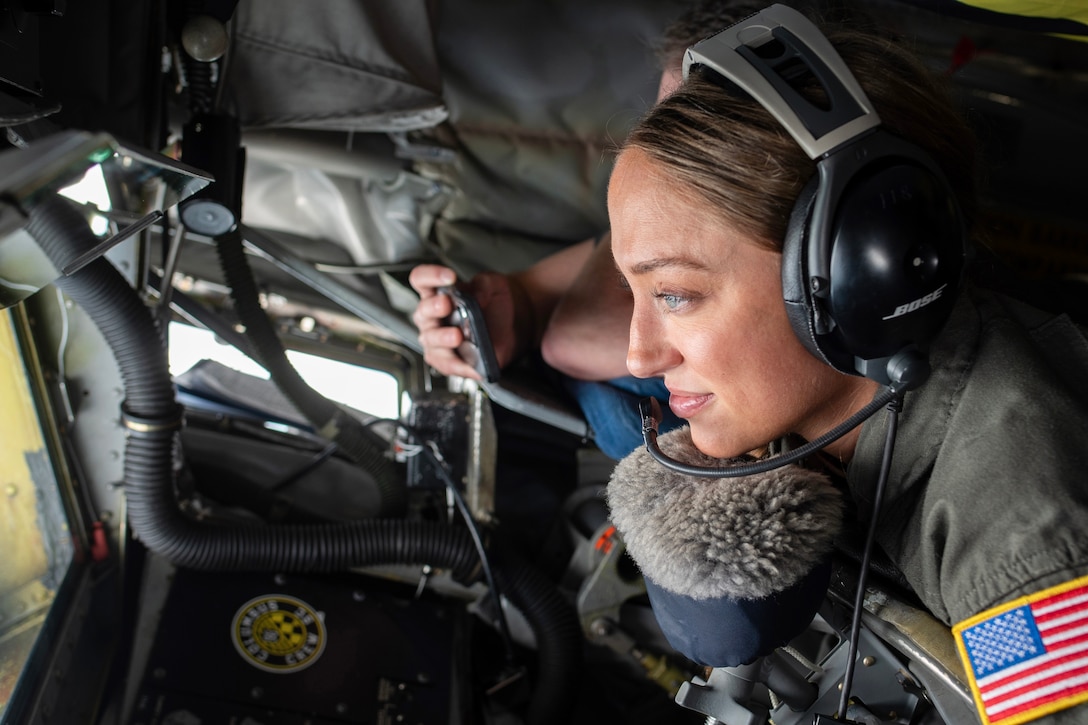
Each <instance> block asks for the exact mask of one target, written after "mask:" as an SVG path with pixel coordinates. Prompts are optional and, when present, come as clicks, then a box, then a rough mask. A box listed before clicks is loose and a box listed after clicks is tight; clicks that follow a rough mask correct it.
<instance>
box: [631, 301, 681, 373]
mask: <svg viewBox="0 0 1088 725" xmlns="http://www.w3.org/2000/svg"><path fill="white" fill-rule="evenodd" d="M640 308H641V306H640V305H639V304H637V303H636V304H635V309H634V311H633V313H632V315H631V335H630V342H629V343H628V347H627V370H628V371H629V372H630V373H631V374H632V375H634V376H635V377H636V378H653V377H659V376H660V375H662V374H663V373H664V372H665V371H666V370H668V369H669V368H670V367H672V366H674V365H676V363H677V362H678V361H679V359H680V353H679V351H677V350H676V349H675V348H674V347H673V346H672V344H671V343H670V342H669V341H668V338H667V336H666V335H665V331H664V330H663V329H662V326H661V324H660V322H659V321H658V320H657V317H656V315H654V314H653V313H652V311H649V310H645V309H640Z"/></svg>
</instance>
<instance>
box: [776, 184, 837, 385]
mask: <svg viewBox="0 0 1088 725" xmlns="http://www.w3.org/2000/svg"><path fill="white" fill-rule="evenodd" d="M819 186H820V181H819V175H818V174H814V175H813V177H812V178H811V179H810V180H809V182H808V184H806V185H805V187H804V188H803V189H802V190H801V193H800V194H799V195H798V197H797V201H795V202H794V204H793V210H792V211H791V212H790V219H789V225H788V226H787V227H786V236H785V238H784V239H783V240H782V299H783V301H784V302H785V303H786V316H787V317H788V318H789V321H790V325H792V326H793V332H794V334H795V335H796V336H797V339H798V340H800V341H801V344H802V345H804V346H805V349H806V350H808V351H809V352H810V353H812V354H813V355H815V356H816V358H817V359H819V360H822V361H823V362H825V363H827V364H828V365H831V366H832V367H838V366H836V365H835V364H834V363H833V362H832V361H831V360H829V359H828V357H827V355H825V354H824V352H823V350H822V349H821V347H820V343H819V340H818V339H817V337H816V314H818V313H817V311H816V310H815V309H814V308H813V304H812V295H811V291H810V290H809V287H808V274H807V272H806V269H805V267H806V260H807V258H808V257H807V255H808V244H809V223H810V221H811V218H812V208H813V205H814V204H815V202H816V192H817V190H818V189H819Z"/></svg>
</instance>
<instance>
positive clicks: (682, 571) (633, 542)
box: [607, 427, 843, 599]
mask: <svg viewBox="0 0 1088 725" xmlns="http://www.w3.org/2000/svg"><path fill="white" fill-rule="evenodd" d="M658 443H659V445H660V447H661V449H662V450H663V451H665V452H666V453H667V454H668V455H670V456H672V457H673V458H677V459H679V460H681V461H683V462H684V463H688V464H694V465H701V466H723V465H726V464H728V463H729V462H730V461H723V460H720V459H714V458H710V457H709V456H706V455H704V454H703V453H701V452H700V451H699V450H698V449H697V448H695V446H694V444H693V443H692V442H691V434H690V431H689V429H688V428H687V427H684V428H679V429H677V430H673V431H670V432H669V433H666V434H665V435H662V436H661V438H660V439H659V441H658ZM750 461H751V459H748V461H747V462H750ZM735 462H745V461H743V460H741V459H737V461H735ZM607 496H608V505H609V508H610V509H611V512H612V523H613V524H615V526H616V529H617V530H618V531H619V532H620V533H621V534H622V535H623V539H624V542H625V543H626V545H627V550H628V552H629V553H630V554H631V556H632V558H634V560H635V562H636V563H637V564H638V565H639V568H640V569H641V570H642V573H643V574H644V575H645V576H647V577H649V578H650V579H652V580H653V581H654V582H656V583H657V584H659V585H660V586H661V587H663V588H665V589H667V590H669V591H672V592H674V593H676V594H683V595H687V596H690V597H693V598H695V599H710V598H716V597H721V596H727V597H733V598H738V599H760V598H763V597H766V596H768V595H770V594H773V593H775V592H777V591H781V590H783V589H786V588H788V587H790V586H791V585H793V584H795V583H796V582H798V581H800V579H801V578H802V577H804V576H805V575H806V574H807V573H808V572H809V571H811V570H812V568H813V567H814V566H816V564H817V563H819V562H820V561H821V560H823V558H824V557H825V555H826V554H827V552H828V551H830V549H831V547H832V544H833V542H834V539H835V537H836V536H837V535H838V533H839V531H840V529H841V527H842V515H843V510H842V509H843V502H842V496H841V494H840V493H839V491H838V490H837V489H836V488H835V487H834V486H832V485H831V482H830V480H829V479H828V478H827V476H826V475H824V474H822V473H818V472H815V471H810V470H808V469H805V468H802V467H800V466H798V465H796V464H790V465H786V466H783V467H781V468H776V469H774V470H771V471H768V472H767V473H763V474H758V475H754V476H744V477H739V478H701V477H694V476H689V475H685V474H681V473H676V472H674V471H672V470H670V469H668V468H665V467H664V466H663V465H661V464H660V463H658V462H657V461H655V460H654V459H653V458H652V457H651V456H650V454H649V453H648V452H647V451H646V450H645V449H644V448H639V449H637V450H636V451H635V452H634V453H631V454H630V455H629V456H627V457H626V458H624V459H623V460H622V461H620V463H619V464H618V465H617V466H616V468H615V470H614V471H613V473H612V478H611V480H610V481H609V484H608V492H607Z"/></svg>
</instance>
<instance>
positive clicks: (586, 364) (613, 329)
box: [541, 234, 632, 380]
mask: <svg viewBox="0 0 1088 725" xmlns="http://www.w3.org/2000/svg"><path fill="white" fill-rule="evenodd" d="M579 246H581V245H579ZM631 306H632V304H631V295H630V293H629V292H628V291H627V290H626V289H625V288H624V287H623V285H622V284H621V280H620V275H619V272H617V271H616V265H615V262H614V261H613V260H612V240H611V236H610V235H609V234H605V235H604V236H603V237H602V239H601V240H600V242H599V243H598V244H597V245H596V246H594V247H593V248H592V250H591V253H590V254H588V258H587V260H586V261H585V263H584V265H582V266H581V267H580V272H579V273H578V274H577V276H576V277H575V278H574V280H573V282H572V283H571V284H570V286H569V287H568V289H567V291H566V293H565V294H564V295H562V297H561V298H560V299H559V300H558V301H557V302H556V304H555V306H554V311H553V312H552V314H551V317H550V319H549V320H548V324H547V326H546V328H545V330H544V334H543V339H542V341H541V354H542V355H543V357H544V360H545V362H547V363H548V364H549V365H551V366H552V367H554V368H555V369H557V370H559V371H561V372H563V373H566V374H567V375H569V376H571V377H573V378H578V379H581V380H609V379H611V378H617V377H621V376H624V375H627V374H628V372H627V343H628V335H629V332H630V328H631Z"/></svg>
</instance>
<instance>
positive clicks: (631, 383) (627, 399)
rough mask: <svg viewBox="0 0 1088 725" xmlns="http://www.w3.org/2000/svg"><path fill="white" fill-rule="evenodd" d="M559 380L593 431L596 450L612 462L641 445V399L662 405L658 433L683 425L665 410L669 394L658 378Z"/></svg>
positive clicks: (667, 409) (669, 411)
mask: <svg viewBox="0 0 1088 725" xmlns="http://www.w3.org/2000/svg"><path fill="white" fill-rule="evenodd" d="M561 377H562V380H563V385H564V386H565V387H566V389H567V390H568V391H569V392H570V394H571V395H573V396H574V398H575V400H577V401H578V405H579V407H580V408H581V409H582V415H584V416H585V417H586V421H587V422H588V423H589V427H590V428H592V429H593V438H594V441H595V442H596V443H597V447H598V448H600V449H601V451H602V452H603V453H604V454H605V455H606V456H608V457H609V458H612V459H614V460H617V461H618V460H620V459H622V458H625V457H626V456H627V454H628V453H630V452H631V451H633V450H635V449H636V448H638V447H640V446H641V445H642V444H643V440H642V416H641V415H639V412H638V402H639V400H641V399H642V398H647V397H654V398H657V399H658V400H659V401H661V402H662V403H663V405H662V406H661V410H662V414H663V419H662V421H661V425H660V426H659V427H658V432H659V433H665V432H667V431H670V430H672V429H673V428H678V427H680V426H681V425H684V421H683V420H681V419H680V418H677V417H676V416H675V415H674V414H673V412H672V411H671V410H669V408H668V400H669V391H668V390H667V389H666V388H665V385H664V383H662V382H661V380H660V379H659V378H636V377H634V376H631V375H628V376H625V377H622V378H613V379H612V380H608V381H604V382H590V381H586V380H575V379H574V378H570V377H567V376H565V375H564V376H561Z"/></svg>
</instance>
